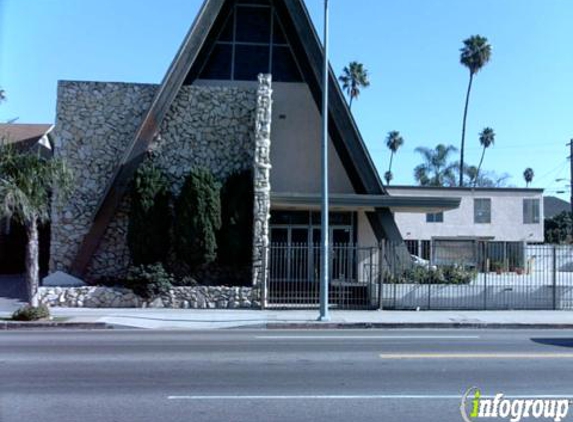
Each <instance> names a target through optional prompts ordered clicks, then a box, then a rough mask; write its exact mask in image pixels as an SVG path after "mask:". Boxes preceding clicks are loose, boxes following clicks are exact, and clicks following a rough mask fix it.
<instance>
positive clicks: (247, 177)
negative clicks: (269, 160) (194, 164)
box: [217, 171, 254, 268]
mask: <svg viewBox="0 0 573 422" xmlns="http://www.w3.org/2000/svg"><path fill="white" fill-rule="evenodd" d="M253 201H254V190H253V174H252V172H251V171H244V172H242V173H235V174H232V175H231V176H229V177H228V178H227V180H226V181H225V183H224V185H223V187H222V189H221V230H220V231H219V233H218V236H217V240H218V251H217V256H218V259H219V262H220V263H221V264H223V265H228V266H231V267H235V268H237V267H242V266H248V265H250V264H251V262H252V258H253V253H252V248H253V205H254V204H253Z"/></svg>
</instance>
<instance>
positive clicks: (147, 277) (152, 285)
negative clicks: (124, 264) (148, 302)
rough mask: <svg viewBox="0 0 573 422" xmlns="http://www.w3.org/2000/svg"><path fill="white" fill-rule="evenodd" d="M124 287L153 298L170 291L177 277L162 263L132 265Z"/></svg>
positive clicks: (146, 297) (143, 296) (142, 295)
mask: <svg viewBox="0 0 573 422" xmlns="http://www.w3.org/2000/svg"><path fill="white" fill-rule="evenodd" d="M122 284H123V286H124V287H127V288H128V289H131V290H133V292H134V293H135V294H136V295H138V296H141V297H142V298H145V299H151V298H154V297H157V296H161V295H163V294H166V293H167V292H169V290H170V289H171V288H172V287H173V285H174V284H175V278H174V277H173V275H172V274H170V273H168V272H167V271H166V270H165V268H163V265H161V264H160V263H157V264H152V265H140V266H137V267H131V268H130V269H129V271H128V273H127V277H126V279H125V281H124V282H123V283H122Z"/></svg>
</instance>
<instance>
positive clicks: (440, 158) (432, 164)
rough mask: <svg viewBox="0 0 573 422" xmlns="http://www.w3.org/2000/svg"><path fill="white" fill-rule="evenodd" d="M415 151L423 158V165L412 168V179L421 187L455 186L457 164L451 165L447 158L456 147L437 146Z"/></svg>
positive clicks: (420, 148)
mask: <svg viewBox="0 0 573 422" xmlns="http://www.w3.org/2000/svg"><path fill="white" fill-rule="evenodd" d="M415 151H416V152H418V153H420V154H421V155H422V157H423V158H424V163H422V164H420V165H418V166H416V168H414V178H415V179H416V181H417V182H418V183H419V184H420V185H421V186H455V184H456V178H455V170H456V168H457V163H451V162H450V161H449V158H450V155H451V154H452V153H454V152H456V151H457V148H456V147H454V146H453V145H447V146H446V145H443V144H439V145H437V146H436V148H435V149H431V148H426V147H418V148H416V149H415Z"/></svg>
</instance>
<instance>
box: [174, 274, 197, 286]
mask: <svg viewBox="0 0 573 422" xmlns="http://www.w3.org/2000/svg"><path fill="white" fill-rule="evenodd" d="M173 285H174V286H177V287H195V286H198V285H199V283H198V282H197V280H195V279H194V278H193V277H191V276H185V277H183V278H177V279H175V281H174V282H173Z"/></svg>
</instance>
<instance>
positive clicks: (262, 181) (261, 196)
mask: <svg viewBox="0 0 573 422" xmlns="http://www.w3.org/2000/svg"><path fill="white" fill-rule="evenodd" d="M271 80H272V78H271V75H263V74H261V75H259V88H258V91H257V110H256V122H255V154H254V160H253V179H254V181H253V183H254V193H255V200H254V212H253V218H254V225H253V226H254V234H253V288H254V290H256V291H258V295H259V298H260V305H261V308H264V307H265V305H266V302H267V297H266V296H267V294H266V287H267V281H268V275H269V268H268V262H269V259H268V258H269V243H270V239H269V238H270V230H269V219H270V216H271V180H270V175H271V154H270V150H271V116H272V92H273V91H272V88H271Z"/></svg>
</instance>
